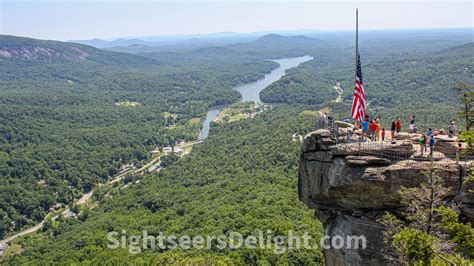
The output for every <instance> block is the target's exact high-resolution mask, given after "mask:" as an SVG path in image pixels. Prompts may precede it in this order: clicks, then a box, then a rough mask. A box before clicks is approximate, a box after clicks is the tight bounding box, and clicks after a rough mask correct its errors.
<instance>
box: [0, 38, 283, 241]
mask: <svg viewBox="0 0 474 266" xmlns="http://www.w3.org/2000/svg"><path fill="white" fill-rule="evenodd" d="M0 50H1V55H0V73H1V74H0V80H1V82H0V110H1V112H0V125H1V128H0V132H1V134H0V176H1V177H2V178H1V180H0V218H1V219H0V221H1V222H0V237H2V236H4V235H5V234H8V233H9V232H10V231H12V230H15V231H16V230H19V229H21V228H23V227H25V226H28V225H32V224H35V223H37V222H38V221H40V220H41V219H43V218H44V216H45V214H46V213H47V210H48V209H49V208H50V207H51V206H52V205H54V204H55V203H64V204H67V203H70V202H71V201H72V200H73V199H74V198H78V197H79V196H80V195H82V194H83V193H85V192H87V191H89V190H90V189H91V188H92V187H93V186H95V184H96V183H97V182H105V181H106V180H107V179H108V177H110V176H111V175H114V174H116V173H117V172H118V171H119V168H120V167H121V165H123V164H127V163H134V164H136V165H140V162H142V161H144V160H146V159H147V158H148V157H149V156H150V153H149V152H150V151H151V150H153V149H154V148H156V147H157V146H159V147H162V146H166V145H169V144H173V143H175V142H177V141H180V140H189V139H194V138H196V136H197V134H198V133H199V128H200V125H199V123H197V124H196V123H192V124H191V123H189V121H191V119H192V118H198V119H202V118H203V116H204V114H205V111H206V109H207V108H208V107H210V106H212V105H218V104H225V103H231V102H235V101H237V100H238V99H239V97H240V96H239V94H238V93H237V92H235V91H232V90H231V89H230V86H233V85H236V84H239V83H241V82H243V81H252V80H256V79H258V78H260V77H262V76H263V74H264V73H266V72H269V71H270V70H271V69H273V68H275V67H276V65H275V63H273V62H263V63H262V62H261V60H258V61H256V60H253V61H252V59H249V58H244V59H239V58H238V57H237V56H234V57H229V58H228V59H227V61H228V62H229V65H231V66H232V67H231V68H225V69H219V68H218V67H213V68H205V67H201V66H202V65H201V64H200V63H196V62H194V61H193V58H189V59H188V60H187V61H186V62H181V63H180V64H179V67H176V66H173V65H172V64H163V63H160V62H159V61H156V60H153V59H149V58H145V57H141V56H136V55H130V54H123V53H113V52H105V51H101V50H98V49H96V48H93V47H88V46H85V45H78V44H71V43H61V42H55V41H42V40H35V39H29V38H19V37H13V36H0ZM179 60H181V59H180V58H174V59H172V58H169V59H168V62H169V61H175V62H177V61H179ZM196 60H198V59H196ZM198 62H199V61H198ZM185 65H187V67H183V66H185ZM223 77H224V78H223ZM127 103H132V104H131V105H127ZM165 112H167V113H171V114H173V115H174V116H175V117H176V118H175V119H174V121H173V123H174V128H172V129H171V128H167V127H165V125H166V124H167V118H166V117H165V116H164V115H162V114H163V113H165Z"/></svg>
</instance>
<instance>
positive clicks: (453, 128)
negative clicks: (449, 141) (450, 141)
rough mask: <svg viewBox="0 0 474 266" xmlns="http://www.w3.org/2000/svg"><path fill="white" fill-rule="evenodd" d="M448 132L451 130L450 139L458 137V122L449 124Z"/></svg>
mask: <svg viewBox="0 0 474 266" xmlns="http://www.w3.org/2000/svg"><path fill="white" fill-rule="evenodd" d="M448 130H449V137H450V138H452V137H454V136H456V130H457V128H456V122H454V121H451V123H449V127H448Z"/></svg>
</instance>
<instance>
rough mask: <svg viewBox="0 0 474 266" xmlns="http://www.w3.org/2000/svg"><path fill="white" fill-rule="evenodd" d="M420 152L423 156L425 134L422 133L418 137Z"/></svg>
mask: <svg viewBox="0 0 474 266" xmlns="http://www.w3.org/2000/svg"><path fill="white" fill-rule="evenodd" d="M419 141H420V152H421V156H423V154H424V152H425V149H426V137H425V134H422V135H421V137H420V140H419Z"/></svg>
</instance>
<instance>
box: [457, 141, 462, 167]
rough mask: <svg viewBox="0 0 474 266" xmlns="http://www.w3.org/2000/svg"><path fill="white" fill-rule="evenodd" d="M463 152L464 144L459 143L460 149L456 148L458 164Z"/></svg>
mask: <svg viewBox="0 0 474 266" xmlns="http://www.w3.org/2000/svg"><path fill="white" fill-rule="evenodd" d="M462 150H463V147H462V144H461V143H458V147H457V148H456V163H459V160H460V159H461V153H462Z"/></svg>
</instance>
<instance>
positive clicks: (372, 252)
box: [298, 129, 474, 265]
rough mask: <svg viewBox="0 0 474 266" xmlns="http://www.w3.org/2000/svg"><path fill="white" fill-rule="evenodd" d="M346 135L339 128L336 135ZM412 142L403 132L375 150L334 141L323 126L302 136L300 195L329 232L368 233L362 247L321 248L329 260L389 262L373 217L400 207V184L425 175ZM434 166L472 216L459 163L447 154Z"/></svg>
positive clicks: (472, 205)
mask: <svg viewBox="0 0 474 266" xmlns="http://www.w3.org/2000/svg"><path fill="white" fill-rule="evenodd" d="M346 133H347V132H346ZM349 134H351V135H352V133H351V132H349ZM351 137H352V138H353V136H351ZM344 138H345V136H340V134H338V140H339V139H344ZM412 138H413V139H415V138H414V137H412ZM347 139H349V138H347ZM413 143H416V142H415V141H413V140H412V139H410V138H409V137H407V138H405V139H404V140H399V141H397V142H396V143H395V144H390V143H387V144H384V145H379V146H378V147H377V148H376V150H373V149H374V147H371V146H370V145H361V146H359V143H351V144H337V143H336V136H335V135H334V134H333V133H332V132H331V131H330V130H327V129H319V130H317V131H314V132H312V133H310V134H309V135H307V136H306V137H305V139H304V141H303V144H302V147H301V154H300V165H299V182H298V190H299V197H300V200H301V201H303V202H304V203H305V204H306V205H308V206H310V207H311V208H314V209H315V210H316V217H317V218H318V219H319V220H321V222H322V223H323V225H324V229H325V234H326V235H327V236H330V237H333V236H336V235H338V236H342V237H343V238H345V236H361V235H363V236H365V237H366V239H367V246H366V249H347V248H341V249H326V250H324V255H325V259H326V264H327V265H382V264H389V262H388V261H386V256H385V255H386V254H387V253H388V252H389V250H388V248H387V247H386V245H385V243H384V241H383V227H382V225H381V224H379V223H378V222H377V220H378V218H380V217H381V216H382V215H383V214H384V213H385V212H386V211H389V212H394V213H396V212H398V211H400V210H402V209H403V208H404V206H402V204H401V202H400V201H401V198H400V194H399V192H400V189H401V188H402V187H416V186H419V185H420V184H421V183H423V182H424V181H426V176H425V175H424V172H425V171H426V170H427V169H428V168H429V167H430V166H431V165H432V164H431V162H423V161H416V162H415V161H412V159H413V158H414V157H413V155H416V149H415V148H416V147H415V146H414V145H413ZM361 154H364V155H363V156H362V155H361ZM434 167H436V168H437V169H438V170H439V172H440V174H441V176H442V177H443V179H444V181H445V183H446V185H447V186H448V187H449V188H450V198H452V199H454V200H457V201H462V203H463V205H462V212H463V213H462V214H463V215H464V216H465V217H467V218H468V219H471V220H473V219H474V212H473V211H474V199H473V197H472V193H471V194H468V193H467V191H468V188H467V187H466V185H464V184H463V183H462V181H461V178H460V177H462V173H461V174H460V169H461V170H462V167H459V166H458V165H457V164H456V162H455V161H448V160H444V161H443V162H442V163H441V162H434ZM461 172H462V171H461Z"/></svg>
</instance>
